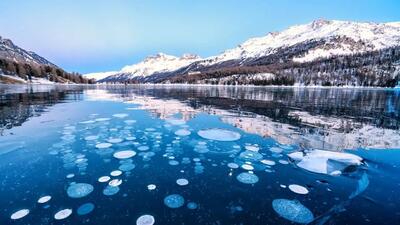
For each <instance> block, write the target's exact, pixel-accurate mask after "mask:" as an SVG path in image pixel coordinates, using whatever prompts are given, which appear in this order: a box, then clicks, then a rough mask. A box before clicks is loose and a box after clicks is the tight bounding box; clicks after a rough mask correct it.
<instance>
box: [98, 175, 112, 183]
mask: <svg viewBox="0 0 400 225" xmlns="http://www.w3.org/2000/svg"><path fill="white" fill-rule="evenodd" d="M110 179H111V178H110V177H109V176H102V177H99V179H98V181H99V182H100V183H105V182H108V181H109V180H110Z"/></svg>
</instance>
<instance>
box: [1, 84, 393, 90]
mask: <svg viewBox="0 0 400 225" xmlns="http://www.w3.org/2000/svg"><path fill="white" fill-rule="evenodd" d="M0 86H89V87H105V86H130V87H134V86H147V87H150V86H153V87H225V88H299V89H368V90H400V87H377V86H318V85H310V86H307V85H291V86H290V85H266V86H260V85H223V84H179V83H176V84H157V83H154V84H153V83H143V84H104V83H99V84H73V83H71V84H66V83H19V84H6V83H0Z"/></svg>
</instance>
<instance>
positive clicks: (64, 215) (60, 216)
mask: <svg viewBox="0 0 400 225" xmlns="http://www.w3.org/2000/svg"><path fill="white" fill-rule="evenodd" d="M71 214H72V209H63V210H60V211H58V212H57V213H56V214H55V215H54V219H56V220H63V219H65V218H67V217H68V216H70V215H71Z"/></svg>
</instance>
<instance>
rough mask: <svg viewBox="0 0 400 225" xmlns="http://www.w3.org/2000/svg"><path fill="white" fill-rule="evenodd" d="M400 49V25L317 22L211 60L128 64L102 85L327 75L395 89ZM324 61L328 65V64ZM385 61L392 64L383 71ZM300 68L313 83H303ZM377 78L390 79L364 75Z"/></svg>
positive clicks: (288, 80) (289, 80) (333, 80)
mask: <svg viewBox="0 0 400 225" xmlns="http://www.w3.org/2000/svg"><path fill="white" fill-rule="evenodd" d="M399 51H400V22H392V23H366V22H350V21H338V20H315V21H313V22H311V23H308V24H303V25H296V26H292V27H289V28H288V29H286V30H283V31H281V32H271V33H268V34H267V35H266V36H263V37H256V38H251V39H249V40H247V41H245V42H244V43H242V44H240V45H238V46H237V47H235V48H232V49H228V50H226V51H224V52H222V53H221V54H219V55H216V56H211V57H208V58H205V59H201V58H199V57H196V56H192V55H190V56H183V57H181V58H178V57H174V56H168V55H165V54H158V55H156V56H152V57H148V58H146V59H145V60H144V61H143V62H140V63H138V64H134V65H132V66H126V67H124V68H123V69H122V70H121V71H120V72H118V73H117V74H115V75H112V76H109V77H106V78H105V79H102V80H100V81H101V82H126V81H135V82H178V83H186V82H188V83H199V82H200V83H213V84H214V83H221V81H222V83H223V84H243V83H245V84H248V83H255V82H253V81H249V82H248V80H254V79H252V77H256V78H257V79H256V80H257V81H256V83H257V84H259V85H267V84H288V85H290V84H293V83H304V84H305V85H310V84H311V83H310V82H313V84H316V85H324V84H323V82H324V81H322V80H321V76H322V77H324V78H329V79H330V80H329V82H325V83H326V84H327V85H385V83H386V82H389V83H390V84H391V85H392V84H393V83H394V82H396V80H398V78H397V75H396V74H397V73H398V71H400V60H399V59H397V57H398V54H397V53H398V52H399ZM353 56H354V57H353ZM343 57H346V58H343ZM323 60H325V61H326V62H324V64H323V63H322V61H323ZM327 60H328V61H327ZM384 63H387V65H386V64H385V66H383V67H382V64H384ZM316 65H318V66H319V67H320V68H317V66H316ZM322 65H323V66H324V67H322ZM338 65H340V69H341V70H339V69H338V68H337V67H338ZM311 67H312V68H311ZM367 67H368V68H367ZM294 68H296V70H295V71H296V72H297V73H300V72H301V73H302V74H300V75H304V76H305V77H306V79H308V80H304V79H303V78H300V79H297V77H295V75H296V74H294V72H293V71H294V70H293V69H294ZM332 72H337V73H332ZM255 74H268V76H263V77H265V78H266V79H268V81H262V80H260V79H259V78H260V76H254V75H255ZM282 74H284V75H283V76H281V75H282ZM288 74H292V75H290V76H289V75H288ZM326 74H328V75H329V74H331V75H329V76H334V77H329V76H328V75H326ZM346 74H347V75H348V74H350V75H351V76H359V77H356V78H355V79H352V78H347V77H346V78H345V80H343V79H342V77H343V76H342V75H346ZM360 74H361V75H360ZM371 74H372V75H373V76H380V77H385V78H384V79H385V80H384V81H383V82H381V81H380V80H379V79H380V77H377V79H374V80H373V81H372V80H368V81H365V79H364V78H363V77H365V76H367V77H370V76H371ZM298 75H299V74H297V75H296V76H298ZM360 77H361V78H360ZM271 80H272V82H270V81H271ZM363 82H364V83H363Z"/></svg>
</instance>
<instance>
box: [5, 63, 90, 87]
mask: <svg viewBox="0 0 400 225" xmlns="http://www.w3.org/2000/svg"><path fill="white" fill-rule="evenodd" d="M0 72H2V73H3V74H6V75H15V76H18V77H20V78H22V79H24V80H26V81H31V80H32V78H33V77H36V78H45V79H48V80H50V81H53V82H57V83H67V82H73V83H77V84H91V83H94V80H90V79H86V78H84V77H82V75H81V74H79V73H75V72H72V73H68V72H66V71H64V70H63V69H61V68H58V67H56V66H51V65H37V64H29V63H18V62H15V61H12V60H9V59H4V58H0Z"/></svg>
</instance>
